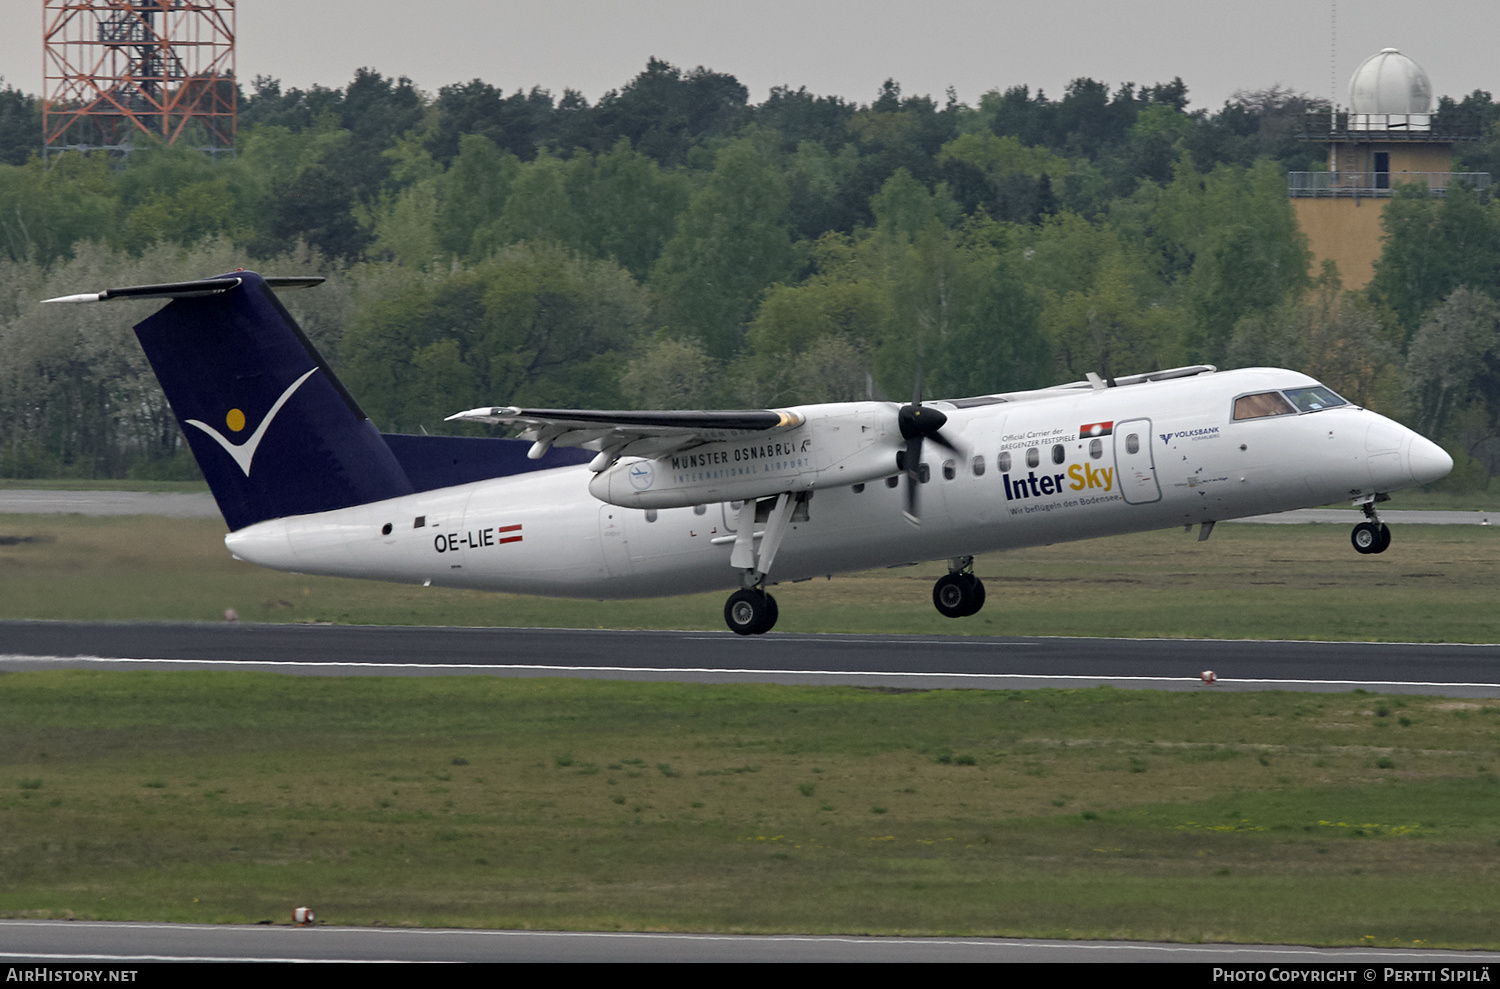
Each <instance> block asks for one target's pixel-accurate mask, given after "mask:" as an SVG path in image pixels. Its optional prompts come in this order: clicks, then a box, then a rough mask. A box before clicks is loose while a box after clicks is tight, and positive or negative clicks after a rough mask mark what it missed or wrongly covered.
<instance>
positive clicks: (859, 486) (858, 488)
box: [854, 482, 865, 494]
mask: <svg viewBox="0 0 1500 989" xmlns="http://www.w3.org/2000/svg"><path fill="white" fill-rule="evenodd" d="M864 489H865V486H864V483H863V482H861V483H859V484H856V485H855V486H854V493H855V494H859V493H860V492H861V491H863V490H864Z"/></svg>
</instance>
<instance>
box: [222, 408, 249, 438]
mask: <svg viewBox="0 0 1500 989" xmlns="http://www.w3.org/2000/svg"><path fill="white" fill-rule="evenodd" d="M224 424H225V425H227V426H228V427H229V428H230V430H231V431H233V432H236V433H237V432H239V431H240V430H242V429H244V428H245V413H243V412H241V411H240V410H239V409H230V410H229V415H227V416H225V417H224Z"/></svg>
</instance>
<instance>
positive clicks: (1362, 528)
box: [1349, 522, 1391, 553]
mask: <svg viewBox="0 0 1500 989" xmlns="http://www.w3.org/2000/svg"><path fill="white" fill-rule="evenodd" d="M1349 541H1350V542H1352V543H1353V544H1354V549H1355V550H1356V551H1357V552H1360V553H1384V552H1385V551H1386V548H1387V547H1389V546H1390V545H1391V529H1390V526H1388V525H1386V524H1385V523H1384V522H1380V523H1376V522H1361V523H1360V524H1359V525H1356V526H1355V527H1354V531H1353V532H1351V533H1350V534H1349Z"/></svg>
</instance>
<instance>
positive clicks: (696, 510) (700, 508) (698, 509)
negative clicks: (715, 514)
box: [693, 505, 708, 515]
mask: <svg viewBox="0 0 1500 989" xmlns="http://www.w3.org/2000/svg"><path fill="white" fill-rule="evenodd" d="M706 511H708V506H707V505H694V506H693V514H694V515H702V514H703V513H704V512H706Z"/></svg>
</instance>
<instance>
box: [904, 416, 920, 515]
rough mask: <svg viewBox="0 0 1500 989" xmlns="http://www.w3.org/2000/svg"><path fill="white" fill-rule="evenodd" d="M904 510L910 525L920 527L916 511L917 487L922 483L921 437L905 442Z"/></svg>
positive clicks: (914, 437) (918, 513)
mask: <svg viewBox="0 0 1500 989" xmlns="http://www.w3.org/2000/svg"><path fill="white" fill-rule="evenodd" d="M902 463H903V464H904V465H905V467H906V509H905V512H904V514H905V515H906V519H907V521H909V522H910V523H911V524H912V525H920V524H921V521H922V515H921V513H920V512H919V511H918V510H917V501H918V496H917V486H918V485H920V484H921V483H922V437H921V436H920V435H917V436H913V437H911V439H909V440H907V442H906V457H905V459H904V460H903V461H902Z"/></svg>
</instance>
